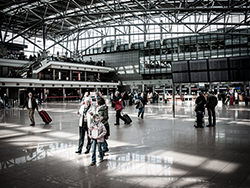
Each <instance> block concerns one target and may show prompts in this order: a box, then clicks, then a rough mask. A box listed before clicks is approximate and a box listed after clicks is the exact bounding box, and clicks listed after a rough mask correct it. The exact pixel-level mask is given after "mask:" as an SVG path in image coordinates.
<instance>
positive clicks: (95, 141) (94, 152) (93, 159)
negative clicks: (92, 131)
mask: <svg viewBox="0 0 250 188" xmlns="http://www.w3.org/2000/svg"><path fill="white" fill-rule="evenodd" d="M96 145H97V146H98V152H99V157H100V160H103V151H102V145H103V142H97V140H96V139H93V141H92V163H96Z"/></svg>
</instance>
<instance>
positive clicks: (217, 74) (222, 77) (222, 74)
mask: <svg viewBox="0 0 250 188" xmlns="http://www.w3.org/2000/svg"><path fill="white" fill-rule="evenodd" d="M209 74H210V81H211V82H222V81H228V71H210V72H209Z"/></svg>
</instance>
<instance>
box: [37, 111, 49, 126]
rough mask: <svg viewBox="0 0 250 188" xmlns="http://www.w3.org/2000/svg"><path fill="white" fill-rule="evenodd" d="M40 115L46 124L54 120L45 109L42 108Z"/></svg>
mask: <svg viewBox="0 0 250 188" xmlns="http://www.w3.org/2000/svg"><path fill="white" fill-rule="evenodd" d="M39 115H40V116H41V118H42V119H43V121H44V123H45V124H49V123H50V122H51V121H52V119H51V117H50V116H49V114H48V113H47V112H46V111H44V110H41V111H40V112H39Z"/></svg>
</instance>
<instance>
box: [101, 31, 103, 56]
mask: <svg viewBox="0 0 250 188" xmlns="http://www.w3.org/2000/svg"><path fill="white" fill-rule="evenodd" d="M101 33H102V34H101V35H102V36H103V30H101ZM102 52H103V40H101V53H102Z"/></svg>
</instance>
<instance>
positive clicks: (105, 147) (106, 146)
mask: <svg viewBox="0 0 250 188" xmlns="http://www.w3.org/2000/svg"><path fill="white" fill-rule="evenodd" d="M107 150H108V143H107V141H106V139H104V142H103V144H102V151H107Z"/></svg>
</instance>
